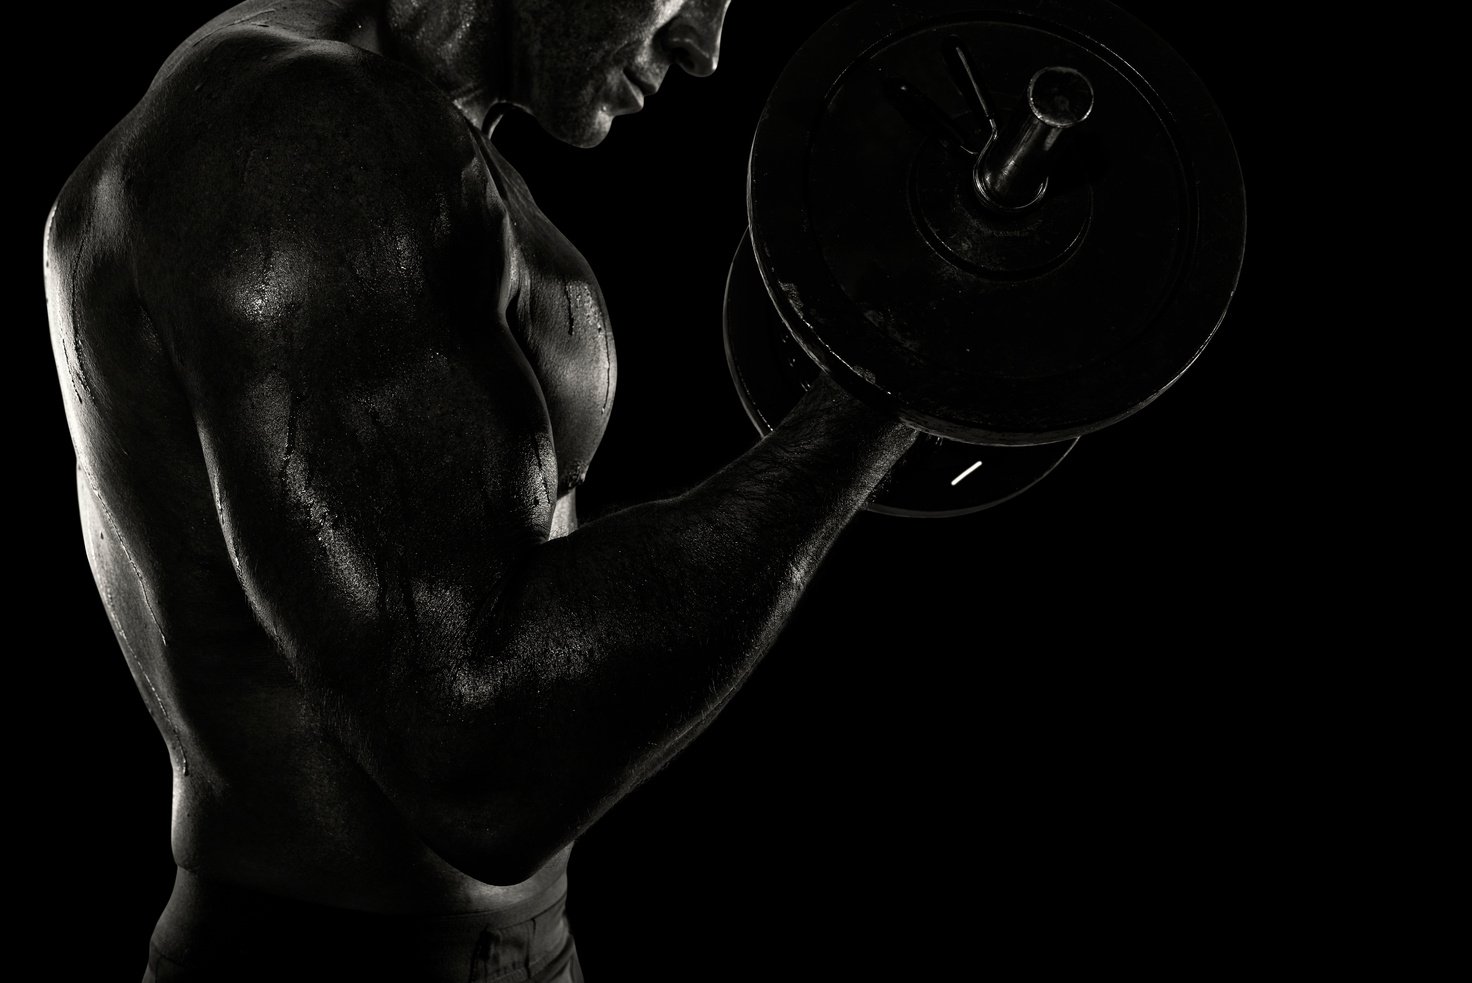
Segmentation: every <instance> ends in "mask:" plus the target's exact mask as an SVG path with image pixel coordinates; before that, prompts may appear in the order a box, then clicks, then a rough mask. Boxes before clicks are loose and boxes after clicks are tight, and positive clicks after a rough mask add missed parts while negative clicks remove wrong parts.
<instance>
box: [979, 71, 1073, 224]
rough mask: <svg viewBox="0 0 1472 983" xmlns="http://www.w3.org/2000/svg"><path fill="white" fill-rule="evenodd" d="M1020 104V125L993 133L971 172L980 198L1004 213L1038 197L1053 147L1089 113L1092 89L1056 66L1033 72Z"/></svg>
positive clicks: (1034, 202)
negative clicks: (1021, 111)
mask: <svg viewBox="0 0 1472 983" xmlns="http://www.w3.org/2000/svg"><path fill="white" fill-rule="evenodd" d="M1024 102H1025V103H1026V109H1025V111H1024V113H1023V114H1022V120H1021V122H1020V124H1014V125H1013V126H1012V128H1011V130H1010V132H1009V133H1008V134H1001V133H996V134H993V136H992V139H990V140H989V141H987V145H986V146H985V147H984V148H983V149H982V151H981V153H980V154H979V155H978V156H977V158H976V167H975V168H974V170H973V172H972V174H973V178H974V180H975V183H976V193H977V194H978V195H980V196H981V199H982V201H984V202H986V203H987V204H988V205H991V206H992V207H994V208H999V209H1001V210H1003V211H1018V210H1020V209H1024V208H1027V207H1028V206H1030V205H1033V204H1036V203H1037V202H1038V201H1040V200H1041V199H1042V197H1043V194H1044V193H1045V192H1046V191H1047V188H1048V169H1049V166H1050V163H1051V158H1052V157H1053V151H1054V149H1055V148H1056V147H1057V146H1058V141H1059V139H1060V138H1061V137H1062V135H1063V134H1064V132H1065V131H1067V130H1068V129H1069V128H1071V127H1073V126H1076V125H1078V124H1079V123H1082V122H1083V121H1084V120H1086V119H1088V117H1089V114H1090V113H1091V112H1093V110H1094V87H1093V86H1092V85H1090V84H1089V80H1088V78H1087V77H1085V76H1084V74H1083V73H1082V72H1080V71H1078V70H1077V69H1073V68H1066V67H1063V66H1061V65H1054V66H1051V67H1049V68H1044V69H1041V70H1039V71H1038V72H1037V73H1036V74H1034V75H1033V77H1032V80H1031V81H1030V82H1028V84H1027V98H1026V99H1025V100H1024Z"/></svg>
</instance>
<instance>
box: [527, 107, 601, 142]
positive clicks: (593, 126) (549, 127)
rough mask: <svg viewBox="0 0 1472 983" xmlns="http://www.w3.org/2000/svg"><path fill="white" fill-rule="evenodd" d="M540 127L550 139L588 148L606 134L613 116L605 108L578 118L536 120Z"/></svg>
mask: <svg viewBox="0 0 1472 983" xmlns="http://www.w3.org/2000/svg"><path fill="white" fill-rule="evenodd" d="M538 122H540V123H541V124H542V129H543V130H544V131H545V132H546V134H547V135H548V136H550V137H551V138H552V139H554V140H557V141H558V142H560V143H565V144H567V145H568V146H571V147H578V148H580V149H582V150H589V149H591V148H593V147H596V146H598V145H599V144H600V143H602V142H603V140H604V138H606V137H607V136H608V131H609V128H610V127H612V126H613V116H612V115H611V114H610V113H608V112H607V111H606V110H602V109H599V110H598V111H596V112H594V113H592V114H590V115H588V116H584V117H581V118H579V119H561V120H554V121H551V122H550V123H549V122H546V121H542V120H538Z"/></svg>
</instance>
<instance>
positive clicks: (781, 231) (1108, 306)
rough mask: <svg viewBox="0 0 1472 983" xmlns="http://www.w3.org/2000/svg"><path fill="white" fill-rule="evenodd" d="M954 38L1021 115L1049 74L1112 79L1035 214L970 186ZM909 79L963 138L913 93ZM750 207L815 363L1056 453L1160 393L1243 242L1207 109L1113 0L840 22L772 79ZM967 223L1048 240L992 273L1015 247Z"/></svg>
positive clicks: (843, 17)
mask: <svg viewBox="0 0 1472 983" xmlns="http://www.w3.org/2000/svg"><path fill="white" fill-rule="evenodd" d="M958 45H959V46H960V47H961V48H962V49H964V50H965V51H966V53H967V54H968V55H969V57H970V60H971V62H972V63H973V65H974V66H975V67H976V69H977V73H978V75H979V77H980V81H981V83H982V85H983V86H984V88H985V89H986V90H987V91H986V94H987V96H988V97H989V99H990V101H991V104H992V106H993V108H994V110H995V112H996V114H997V116H998V117H999V118H1000V119H1001V120H1002V122H1003V124H1005V123H1006V121H1007V119H1008V117H1009V116H1011V115H1012V114H1013V112H1014V110H1016V109H1017V108H1018V105H1019V100H1020V99H1021V98H1022V95H1023V93H1024V92H1025V91H1026V86H1027V82H1028V79H1029V78H1030V77H1031V76H1032V74H1033V73H1034V72H1036V71H1037V70H1038V69H1039V68H1042V67H1045V66H1048V65H1064V66H1068V67H1072V68H1075V69H1077V70H1079V71H1082V72H1083V73H1084V74H1085V75H1087V76H1088V78H1089V80H1090V82H1091V84H1092V86H1093V88H1094V91H1095V94H1096V99H1095V109H1094V111H1093V114H1092V115H1091V117H1090V118H1089V120H1087V121H1086V122H1084V123H1081V124H1079V125H1078V126H1077V127H1075V128H1074V129H1073V130H1070V131H1069V132H1068V133H1067V134H1066V135H1065V136H1066V138H1067V140H1068V141H1069V142H1070V143H1069V146H1068V152H1067V153H1065V154H1062V157H1063V162H1062V163H1061V164H1060V165H1059V170H1058V171H1057V172H1056V173H1054V174H1052V175H1050V178H1049V181H1050V184H1049V190H1048V194H1047V196H1045V199H1044V204H1042V205H1040V206H1039V210H1035V211H1033V212H1031V213H1029V214H1028V215H1025V216H1022V217H1020V218H1018V217H1009V218H996V219H988V218H987V217H986V215H985V214H984V212H985V210H984V209H982V208H980V206H979V205H978V204H977V203H976V201H975V199H974V196H972V195H971V193H970V191H969V189H968V188H966V187H965V186H964V181H965V178H966V176H967V175H969V168H968V167H966V166H964V165H965V158H964V155H963V156H962V157H960V158H958V157H957V153H958V148H957V147H956V146H955V144H956V143H957V142H958V141H956V140H955V139H954V134H955V133H956V132H958V131H959V132H962V133H964V132H966V131H967V130H968V129H969V130H971V131H972V132H974V131H975V129H976V127H977V126H978V125H979V121H978V118H977V117H976V115H975V112H974V100H972V99H970V98H969V97H968V94H967V90H966V88H965V86H964V85H963V84H962V83H961V80H960V79H959V78H958V77H957V73H956V71H955V70H954V67H953V64H952V63H951V62H950V61H948V57H947V50H948V49H950V48H954V47H955V46H958ZM900 82H902V83H904V86H905V88H906V90H907V91H909V92H917V93H920V94H921V96H922V97H923V100H925V101H928V103H929V104H930V105H931V106H932V107H934V109H935V110H937V112H935V113H934V114H933V117H936V118H940V119H942V120H949V125H937V124H935V123H933V122H930V121H927V119H926V118H925V116H924V114H918V115H917V114H916V113H915V112H914V111H913V108H914V107H913V106H907V105H906V100H904V99H900V98H897V97H896V96H895V89H896V83H900ZM978 139H980V138H978ZM1061 146H1062V144H1060V147H1061ZM958 159H959V160H960V163H956V161H957V160H958ZM952 175H953V176H952ZM951 181H954V183H955V185H956V189H955V190H954V192H953V191H951V190H950V188H949V185H948V184H947V182H951ZM747 208H748V216H749V219H750V223H751V231H752V237H753V240H754V242H755V248H756V256H757V263H758V266H759V269H760V272H761V276H762V279H763V281H764V282H765V284H766V286H767V289H768V292H769V293H770V294H771V296H772V299H773V301H774V303H775V304H776V305H777V307H778V310H779V312H780V315H781V317H782V319H783V321H784V322H785V323H786V324H787V326H788V328H789V329H790V330H791V332H792V334H793V336H794V338H795V339H796V340H797V342H798V343H799V344H800V345H801V347H802V348H803V349H804V350H805V351H806V352H807V353H808V355H809V356H810V357H812V358H813V359H814V360H815V361H817V362H818V363H819V364H820V365H821V366H822V367H823V368H824V370H826V371H828V372H829V373H830V374H831V375H833V376H834V377H835V378H836V379H837V380H838V381H840V382H841V383H842V384H844V385H845V386H846V387H847V388H849V389H850V390H851V391H852V392H854V393H855V394H856V395H858V396H860V397H861V398H864V399H866V400H869V401H871V402H873V403H876V404H877V405H881V406H884V407H886V408H888V409H890V410H891V411H893V412H895V413H897V414H898V415H899V416H900V417H901V418H902V419H904V420H905V421H906V422H908V423H910V424H911V425H913V426H916V427H919V428H921V429H923V430H926V431H929V432H931V433H934V434H937V435H940V436H945V437H951V438H954V439H957V440H961V441H965V442H970V443H979V444H1005V445H1024V444H1035V443H1049V442H1054V441H1058V440H1061V439H1064V438H1068V437H1073V436H1077V435H1079V434H1082V433H1087V432H1089V431H1091V430H1096V429H1098V428H1100V427H1103V426H1106V425H1108V424H1110V423H1113V422H1115V421H1117V420H1119V419H1121V418H1123V417H1125V416H1127V415H1129V414H1130V413H1132V412H1134V411H1136V410H1138V409H1139V408H1141V407H1142V406H1144V405H1146V404H1147V403H1149V402H1150V401H1151V400H1153V399H1154V398H1155V397H1156V396H1158V395H1159V394H1160V393H1161V392H1163V391H1164V390H1165V389H1166V387H1168V386H1169V385H1170V384H1171V383H1173V382H1174V381H1175V380H1176V379H1177V378H1179V376H1180V375H1181V373H1183V372H1184V371H1185V370H1186V369H1187V368H1188V367H1189V366H1190V364H1191V363H1192V361H1194V360H1195V358H1196V357H1197V356H1198V355H1199V354H1200V352H1201V351H1202V349H1203V348H1204V347H1205V346H1206V344H1207V343H1208V341H1210V339H1211V336H1212V334H1213V333H1214V332H1215V330H1216V328H1217V326H1218V324H1219V323H1220V322H1221V319H1222V317H1223V315H1224V314H1225V312H1226V309H1227V305H1228V303H1229V302H1230V300H1231V296H1232V292H1233V290H1234V289H1235V286H1236V282H1237V275H1238V272H1239V270H1240V268H1241V263H1242V254H1243V247H1244V242H1245V231H1246V218H1245V196H1244V192H1243V186H1242V176H1241V170H1240V167H1239V165H1238V163H1237V157H1236V152H1235V150H1234V148H1233V145H1232V141H1231V137H1230V134H1229V133H1228V132H1227V129H1226V126H1225V124H1224V123H1223V122H1222V120H1221V117H1220V115H1219V113H1218V112H1217V110H1216V107H1215V104H1214V103H1213V102H1212V100H1211V97H1210V95H1209V94H1208V93H1207V91H1206V89H1205V87H1204V86H1203V85H1202V83H1201V82H1200V80H1199V79H1197V77H1196V76H1195V74H1194V73H1192V71H1191V70H1190V68H1189V67H1188V66H1187V65H1186V64H1185V63H1184V62H1183V61H1182V60H1181V59H1180V57H1179V56H1178V55H1176V53H1175V52H1174V51H1173V50H1172V49H1171V48H1170V47H1169V46H1168V45H1167V44H1166V43H1165V42H1164V41H1162V40H1161V39H1160V38H1158V37H1156V36H1155V35H1154V34H1153V33H1152V32H1150V30H1149V29H1148V28H1146V27H1145V26H1144V25H1142V24H1140V23H1139V22H1138V21H1136V20H1135V19H1134V18H1132V17H1130V16H1129V15H1128V14H1126V13H1124V12H1123V11H1121V10H1119V9H1118V8H1116V7H1113V6H1112V5H1110V4H1108V3H1104V2H1102V0H1073V2H1067V3H1065V2H1060V0H1031V2H1027V0H1023V2H1013V3H1002V2H998V0H861V2H859V3H856V4H854V5H853V6H851V7H849V8H847V9H845V10H844V11H843V12H841V13H840V14H838V15H837V16H836V17H835V18H833V19H832V20H831V21H829V22H828V24H827V25H825V26H824V27H823V28H822V29H821V30H820V31H819V32H818V33H817V34H816V35H814V37H813V38H812V39H810V40H809V41H808V42H807V43H806V44H805V45H804V46H803V47H802V49H800V50H799V52H798V53H797V54H796V55H795V56H794V57H793V59H792V60H791V61H790V62H789V63H788V65H787V67H786V68H785V69H784V71H783V73H782V76H781V78H780V79H779V81H778V83H777V85H776V87H775V88H774V89H773V92H772V94H771V97H770V98H769V100H768V102H767V105H766V108H765V110H764V112H763V115H762V118H761V121H760V123H759V124H758V127H757V131H756V136H755V139H754V140H753V144H752V153H751V161H750V169H749V185H748V196H747ZM1048 209H1052V211H1051V212H1050V211H1048ZM973 222H974V223H982V224H981V225H977V226H975V228H977V229H980V231H982V232H985V233H986V234H988V235H996V236H1010V235H1015V236H1029V237H1034V239H1035V240H1036V241H1037V242H1038V243H1039V244H1040V245H1038V246H1037V248H1031V246H1032V243H1033V241H1034V239H1030V240H1029V248H1027V249H1022V250H1020V251H1018V250H1014V251H1013V252H1014V253H1015V254H1016V255H1015V256H1013V257H1012V258H1010V259H1007V260H1006V264H1010V265H1005V264H1004V266H1003V267H998V268H995V269H992V268H988V266H987V262H989V261H990V258H991V257H993V256H996V255H1001V254H1002V253H1004V252H1005V250H997V249H989V248H987V247H986V244H985V243H980V244H978V242H977V236H975V235H968V229H970V228H972V226H970V225H968V223H973ZM986 223H990V224H986ZM1009 223H1010V224H1009ZM1052 242H1056V245H1053V244H1051V243H1052Z"/></svg>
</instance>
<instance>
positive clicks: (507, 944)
mask: <svg viewBox="0 0 1472 983" xmlns="http://www.w3.org/2000/svg"><path fill="white" fill-rule="evenodd" d="M566 896H567V875H566V874H565V873H564V874H563V875H562V876H561V877H559V878H558V879H557V880H556V881H555V882H553V883H552V884H551V885H549V886H548V888H547V889H546V890H545V891H542V892H540V893H539V894H536V895H533V896H532V897H530V898H527V899H524V900H523V901H521V902H518V903H517V904H515V905H513V906H510V907H508V908H503V909H495V910H491V911H472V912H456V913H452V914H434V915H419V914H385V913H381V912H367V911H355V910H352V909H346V908H336V907H332V906H329V905H319V904H313V903H311V902H304V901H297V900H295V899H292V898H285V897H278V896H275V895H269V894H264V893H261V892H257V891H252V890H249V889H246V888H241V887H238V886H235V885H232V884H226V883H222V882H218V881H212V880H209V879H206V878H202V877H199V876H198V875H196V874H193V873H191V872H189V871H186V870H184V869H183V868H180V869H179V871H178V872H177V874H176V875H175V878H174V891H173V894H172V895H171V896H170V897H169V903H168V905H167V906H166V907H165V909H164V913H163V915H162V916H161V917H160V918H159V921H158V925H157V927H156V928H155V929H154V934H153V939H152V949H153V952H154V958H153V959H151V960H150V965H151V966H153V965H154V964H158V966H159V969H157V970H155V971H154V972H156V973H157V975H156V978H157V979H158V980H159V981H160V983H165V981H167V980H168V979H170V978H175V977H177V978H178V979H180V980H185V979H188V980H193V979H201V980H204V979H211V980H213V979H220V980H234V979H237V978H239V979H245V978H255V979H264V978H273V979H284V978H301V979H307V978H314V979H315V978H319V977H318V975H317V974H322V973H330V974H331V975H330V976H320V978H322V979H329V978H331V979H344V980H349V979H357V978H360V974H368V975H361V978H362V979H374V978H381V979H393V978H396V977H397V978H404V979H414V980H423V981H425V983H429V981H439V980H441V979H443V980H447V981H448V980H454V981H455V983H464V981H466V980H471V981H474V983H481V981H485V983H492V981H494V983H517V981H534V980H538V979H541V978H543V971H544V970H546V969H548V968H549V967H551V966H552V965H554V964H556V963H559V962H563V961H565V960H566V959H567V958H568V957H569V956H571V954H572V936H571V934H570V932H569V931H568V926H567V919H566V917H565V914H564V907H565V904H566ZM292 970H299V972H295V973H293V972H291V971H292ZM262 972H269V973H270V974H271V975H270V976H269V977H266V976H261V975H259V974H261V973H262ZM405 974H409V975H405ZM151 975H152V974H151Z"/></svg>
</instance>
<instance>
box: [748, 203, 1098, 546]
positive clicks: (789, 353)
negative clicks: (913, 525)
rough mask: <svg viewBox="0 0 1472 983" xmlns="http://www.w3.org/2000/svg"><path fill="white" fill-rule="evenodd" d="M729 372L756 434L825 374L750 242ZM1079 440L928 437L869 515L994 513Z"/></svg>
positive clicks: (889, 481)
mask: <svg viewBox="0 0 1472 983" xmlns="http://www.w3.org/2000/svg"><path fill="white" fill-rule="evenodd" d="M723 321H724V330H725V339H726V364H727V366H728V367H729V368H730V370H731V379H732V381H733V382H734V383H735V385H736V392H737V393H738V394H739V395H740V397H741V403H742V405H743V406H744V407H745V408H746V414H747V416H749V417H750V418H751V422H752V423H753V424H754V425H755V426H756V429H757V433H759V434H762V435H766V434H768V433H770V432H771V431H772V429H773V428H774V427H775V426H776V425H777V424H778V423H780V422H781V420H782V417H784V416H786V415H787V411H788V410H790V409H792V407H793V406H794V405H795V404H796V403H797V401H798V399H799V398H801V396H802V394H803V392H804V391H805V390H806V389H807V388H808V386H810V385H811V384H812V382H813V380H814V379H816V378H817V376H818V372H819V369H818V367H817V365H816V364H814V362H813V361H812V359H810V358H808V357H807V355H806V354H805V353H804V352H803V351H802V349H801V348H799V347H798V345H797V343H796V342H795V341H794V340H793V338H792V334H791V332H789V331H788V330H787V327H786V326H785V325H784V324H783V323H782V320H781V318H779V317H778V316H777V311H776V308H774V307H773V306H772V302H771V299H770V298H769V297H768V296H767V292H766V289H765V287H764V286H763V285H762V280H761V275H760V274H759V273H758V272H757V268H756V258H755V255H754V254H753V252H752V248H751V234H750V233H749V232H748V233H747V234H745V235H743V236H742V237H741V244H740V246H738V247H737V249H736V255H735V258H733V259H732V261H731V271H730V273H729V274H728V275H727V278H726V298H725V309H724V319H723ZM1076 443H1078V438H1077V437H1075V438H1073V439H1071V440H1064V441H1060V442H1058V443H1055V444H1039V445H1036V446H1031V447H981V446H975V445H972V444H965V443H961V442H960V441H955V440H947V439H945V438H943V437H935V436H928V435H924V436H922V437H921V438H920V439H919V440H918V441H916V443H915V446H914V447H913V448H911V449H910V451H909V452H908V453H907V454H906V455H905V456H904V458H903V459H902V460H901V461H900V462H899V464H897V465H896V466H895V468H894V469H893V470H892V471H891V473H890V475H889V478H888V479H887V480H886V482H885V484H884V487H883V488H881V489H880V491H879V493H878V494H877V495H876V496H875V499H874V501H872V502H870V503H869V506H868V508H869V510H870V511H872V512H882V513H885V514H887V515H903V516H916V517H931V518H943V517H947V516H956V515H965V514H967V513H970V512H979V511H980V510H982V509H985V508H990V507H991V506H993V505H997V504H999V503H1001V502H1005V501H1006V500H1007V499H1009V498H1012V497H1013V496H1015V495H1018V494H1020V493H1022V492H1024V491H1026V490H1027V489H1028V488H1031V487H1032V486H1033V485H1034V484H1036V483H1037V482H1038V481H1040V480H1041V479H1042V478H1043V476H1044V475H1046V474H1048V472H1050V471H1052V470H1053V468H1055V467H1056V466H1057V465H1058V462H1060V461H1062V460H1063V458H1064V457H1065V456H1067V454H1068V452H1069V451H1070V450H1072V449H1073V445H1074V444H1076Z"/></svg>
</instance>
